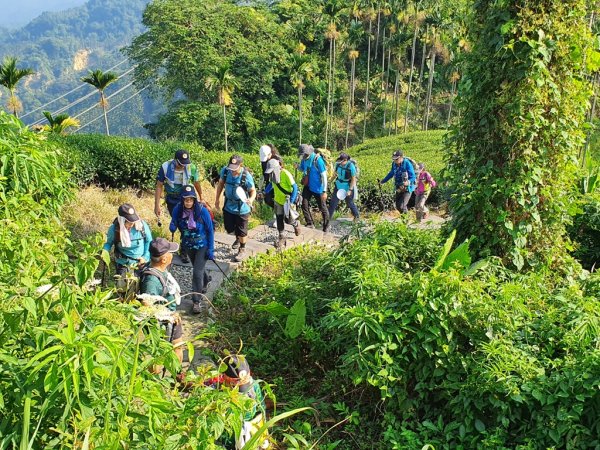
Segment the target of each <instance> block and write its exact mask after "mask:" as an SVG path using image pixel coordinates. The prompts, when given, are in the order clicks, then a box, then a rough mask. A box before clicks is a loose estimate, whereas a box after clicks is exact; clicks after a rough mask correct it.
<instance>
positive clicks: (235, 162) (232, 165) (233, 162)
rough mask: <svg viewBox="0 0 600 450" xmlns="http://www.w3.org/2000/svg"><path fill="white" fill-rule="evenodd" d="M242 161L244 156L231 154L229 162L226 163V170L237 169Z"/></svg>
mask: <svg viewBox="0 0 600 450" xmlns="http://www.w3.org/2000/svg"><path fill="white" fill-rule="evenodd" d="M243 162H244V158H242V157H241V156H240V155H233V156H232V157H231V158H229V164H228V165H227V169H228V170H238V169H239V168H240V165H241V164H242V163H243Z"/></svg>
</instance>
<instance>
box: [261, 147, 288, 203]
mask: <svg viewBox="0 0 600 450" xmlns="http://www.w3.org/2000/svg"><path fill="white" fill-rule="evenodd" d="M258 156H259V158H260V165H261V167H262V173H263V180H264V183H265V187H264V189H263V190H262V192H261V195H262V198H263V200H264V201H265V203H266V204H267V205H269V206H270V207H271V208H274V207H275V205H274V203H273V196H274V193H273V185H272V184H271V180H270V177H269V174H267V173H266V172H265V170H266V168H267V163H268V162H269V161H270V160H272V159H275V160H277V161H278V162H279V165H280V166H281V167H283V158H282V157H281V155H280V154H279V152H278V151H277V148H276V147H275V146H274V145H273V144H264V145H261V147H260V149H259V150H258Z"/></svg>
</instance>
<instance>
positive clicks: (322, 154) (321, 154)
mask: <svg viewBox="0 0 600 450" xmlns="http://www.w3.org/2000/svg"><path fill="white" fill-rule="evenodd" d="M330 156H331V154H330V152H329V150H326V149H324V148H318V149H316V150H315V157H314V158H313V161H312V164H311V165H310V166H309V167H308V168H307V169H306V172H305V173H304V176H303V177H302V181H301V183H302V184H303V185H304V186H308V179H309V175H310V170H311V169H312V168H313V167H314V168H315V169H316V168H317V161H318V159H319V158H323V162H324V163H325V171H326V172H327V178H328V179H330V178H331V177H332V176H333V174H334V172H335V171H334V168H333V165H332V164H331V163H330V162H329V157H330Z"/></svg>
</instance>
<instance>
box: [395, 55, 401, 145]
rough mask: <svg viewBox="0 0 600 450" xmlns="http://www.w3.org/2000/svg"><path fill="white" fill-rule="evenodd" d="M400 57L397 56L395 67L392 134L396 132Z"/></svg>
mask: <svg viewBox="0 0 600 450" xmlns="http://www.w3.org/2000/svg"><path fill="white" fill-rule="evenodd" d="M399 63H400V58H398V66H397V67H396V86H395V87H394V97H395V100H394V103H395V108H396V112H395V114H394V134H398V103H399V102H398V99H399V95H398V94H399V93H398V82H399V80H400V64H399Z"/></svg>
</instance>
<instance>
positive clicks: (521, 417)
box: [219, 223, 600, 449]
mask: <svg viewBox="0 0 600 450" xmlns="http://www.w3.org/2000/svg"><path fill="white" fill-rule="evenodd" d="M354 237H355V238H356V237H358V239H355V240H353V241H351V242H345V243H342V245H341V247H340V249H339V250H336V251H334V252H333V253H328V251H327V250H326V249H325V248H321V247H316V248H315V247H314V246H313V247H303V248H300V249H296V248H294V249H292V250H290V251H287V252H284V253H283V254H276V255H270V256H263V257H261V258H258V259H257V260H255V261H253V262H251V263H250V264H248V265H246V266H245V268H244V269H243V270H242V272H241V273H240V274H239V275H238V276H237V277H235V278H234V280H233V282H232V286H233V285H234V283H235V286H236V287H235V289H230V290H229V292H228V293H227V294H226V295H224V296H223V297H222V298H221V299H220V300H219V302H220V303H219V305H221V308H220V310H221V311H230V312H229V313H227V314H226V315H225V317H223V319H224V322H223V325H222V326H223V328H224V329H223V330H222V332H223V334H224V335H225V334H226V335H227V336H228V339H230V340H232V339H233V340H234V341H235V340H236V338H237V337H239V338H240V339H241V340H242V341H243V342H244V343H245V345H246V346H247V347H248V348H249V349H250V350H249V355H250V356H249V357H251V358H253V360H255V362H254V365H256V366H257V367H260V370H261V373H270V376H271V377H272V378H273V379H277V378H276V377H277V376H279V382H278V383H279V385H280V391H282V393H283V394H282V395H283V397H284V398H283V399H282V400H283V401H293V402H294V404H295V405H301V404H303V403H302V398H304V399H305V400H304V401H305V402H315V401H316V400H314V399H322V398H326V399H327V400H326V401H324V402H323V401H321V402H318V404H320V408H321V410H322V411H321V412H322V413H323V414H324V415H326V417H330V416H331V415H333V416H334V418H335V419H336V420H342V419H344V418H345V417H346V416H345V415H344V414H346V413H344V412H342V411H346V412H347V411H355V412H356V414H357V415H358V417H359V419H358V420H359V423H360V424H361V426H360V427H358V428H352V427H350V426H349V428H346V429H345V430H344V435H348V434H350V435H353V438H354V439H347V441H348V442H360V443H363V444H364V445H363V446H362V448H372V446H375V447H378V448H398V449H400V448H421V447H423V446H425V445H426V444H431V445H433V446H435V448H436V449H437V448H440V449H441V448H448V449H450V448H452V449H454V448H548V447H555V448H595V447H596V446H598V445H600V441H599V439H598V436H600V433H599V431H600V410H599V405H600V403H599V400H600V398H599V395H600V393H599V392H600V391H599V390H598V388H599V387H600V339H599V336H600V333H599V332H600V305H599V304H598V301H597V295H596V293H597V291H598V285H599V283H598V280H597V276H592V277H589V278H587V279H586V275H585V274H584V273H581V269H580V268H578V266H577V264H574V263H573V264H572V267H571V269H570V270H571V272H570V273H571V275H569V276H567V277H566V278H565V279H564V280H558V279H556V277H555V276H554V274H553V273H552V272H550V271H548V272H544V271H539V272H537V273H536V272H531V273H528V274H516V273H514V272H511V271H509V270H507V269H505V268H504V267H503V266H502V264H501V263H500V261H499V260H497V259H487V260H484V261H481V262H476V263H473V264H472V265H470V263H471V262H470V258H469V255H468V251H467V250H466V249H467V246H466V245H462V246H459V247H458V248H457V249H456V250H455V251H454V252H452V253H450V254H449V255H448V251H449V248H450V247H449V245H446V246H445V247H443V246H442V242H441V241H440V237H439V236H438V235H437V234H435V233H431V232H427V231H417V230H411V229H408V228H406V227H405V226H404V225H402V224H384V223H381V224H377V225H375V228H374V230H372V231H370V232H367V233H364V232H361V231H360V230H359V229H357V230H355V235H354ZM452 261H453V262H452ZM265 286H269V289H268V290H266V289H265ZM297 302H303V303H304V304H305V309H306V318H305V325H304V328H303V330H302V333H301V334H300V335H299V336H298V337H296V338H294V339H292V338H291V337H290V336H289V335H288V334H286V332H285V327H284V326H283V325H284V324H285V318H286V315H287V314H291V312H290V308H291V307H292V306H293V305H294V304H296V303H297ZM225 304H226V305H227V306H225ZM350 392H352V395H351V396H350V395H349V394H348V393H350ZM340 402H343V403H344V404H345V405H346V407H345V408H341V409H339V408H338V409H339V411H338V410H337V409H336V408H334V405H337V404H338V403H340ZM375 405H377V407H375ZM336 411H337V412H336ZM340 414H342V415H340ZM315 426H317V427H318V423H317V424H315ZM288 431H289V430H288ZM321 431H324V428H321ZM340 433H341V431H340ZM328 436H330V437H331V440H332V441H333V440H335V439H336V438H338V437H340V435H336V434H335V433H330V434H329V435H328ZM365 436H367V437H365ZM338 448H355V447H353V446H352V445H350V444H348V445H344V444H341V445H340V446H338Z"/></svg>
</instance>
